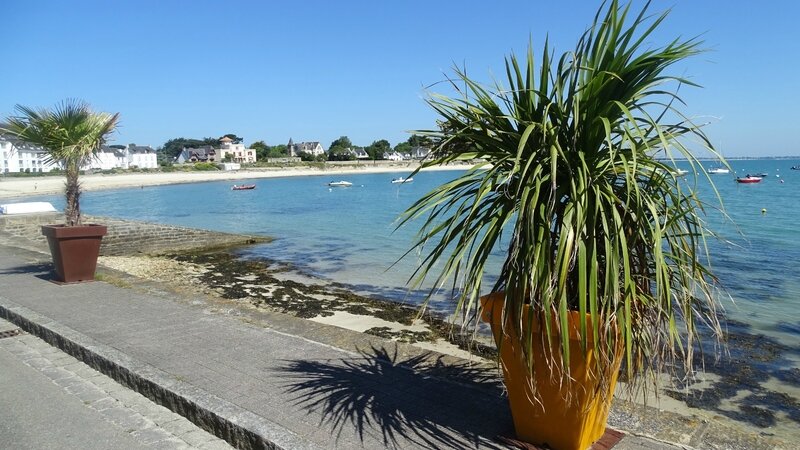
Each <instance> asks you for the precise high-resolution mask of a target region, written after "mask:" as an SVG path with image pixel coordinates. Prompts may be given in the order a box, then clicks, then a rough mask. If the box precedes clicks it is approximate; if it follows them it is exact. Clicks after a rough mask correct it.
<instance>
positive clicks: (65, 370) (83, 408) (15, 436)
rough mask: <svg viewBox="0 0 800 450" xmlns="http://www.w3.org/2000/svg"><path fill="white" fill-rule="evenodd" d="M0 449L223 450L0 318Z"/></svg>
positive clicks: (169, 414)
mask: <svg viewBox="0 0 800 450" xmlns="http://www.w3.org/2000/svg"><path fill="white" fill-rule="evenodd" d="M4 332H6V333H5V334H0V337H1V338H0V367H2V370H0V390H2V392H3V394H2V395H0V448H7V449H12V448H13V449H16V450H23V449H43V448H58V449H63V450H68V449H76V450H78V449H80V450H88V449H192V448H199V449H203V450H215V449H218V450H224V449H230V448H231V447H230V445H228V444H227V443H226V442H225V441H223V440H221V439H219V438H218V437H216V436H213V435H211V434H209V433H208V432H206V431H204V430H202V429H200V428H198V427H197V426H196V425H195V424H193V423H191V422H189V421H188V420H187V419H186V418H184V417H182V416H180V415H178V414H175V413H174V412H172V411H170V410H168V409H166V408H164V407H163V406H159V405H156V404H155V403H153V402H151V401H150V400H148V399H147V398H145V397H143V396H142V395H141V394H138V393H136V392H133V391H131V390H130V389H127V388H125V387H123V386H120V385H119V384H118V383H116V382H115V381H114V380H112V379H110V378H108V377H107V376H105V375H103V374H101V373H99V372H97V371H96V370H94V369H92V368H91V367H89V366H87V365H86V364H84V363H82V362H80V361H78V360H77V359H75V358H73V357H72V356H69V355H67V354H66V353H64V352H62V351H61V350H58V349H57V348H54V347H52V346H50V345H49V344H47V343H46V342H44V341H42V340H41V339H39V338H37V337H35V336H32V335H30V334H27V333H25V332H21V333H20V330H19V327H17V326H16V325H13V324H11V323H9V322H7V321H5V320H0V333H4Z"/></svg>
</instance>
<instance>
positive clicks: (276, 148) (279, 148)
mask: <svg viewBox="0 0 800 450" xmlns="http://www.w3.org/2000/svg"><path fill="white" fill-rule="evenodd" d="M287 156H289V147H288V146H286V144H278V145H273V146H272V147H270V148H269V152H268V153H267V157H268V158H285V157H287Z"/></svg>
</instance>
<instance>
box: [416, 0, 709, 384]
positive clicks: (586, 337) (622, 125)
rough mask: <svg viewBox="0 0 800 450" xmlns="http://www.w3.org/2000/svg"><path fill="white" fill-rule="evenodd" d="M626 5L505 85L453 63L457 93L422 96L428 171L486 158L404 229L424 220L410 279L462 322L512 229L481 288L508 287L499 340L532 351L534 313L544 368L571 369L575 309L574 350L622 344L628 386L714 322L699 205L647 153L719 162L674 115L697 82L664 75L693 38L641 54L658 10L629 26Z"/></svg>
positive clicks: (512, 62)
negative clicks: (449, 302)
mask: <svg viewBox="0 0 800 450" xmlns="http://www.w3.org/2000/svg"><path fill="white" fill-rule="evenodd" d="M629 9H630V5H628V6H627V7H624V8H623V7H620V5H619V4H618V2H617V1H616V0H614V1H611V2H610V3H608V5H607V6H604V7H601V9H600V11H599V12H598V14H597V16H596V17H595V20H594V23H593V25H592V26H591V27H590V28H589V29H588V30H587V31H586V33H585V34H584V35H583V36H582V37H581V39H580V40H579V42H578V44H577V46H576V47H575V50H574V51H572V52H567V53H564V54H563V55H562V56H561V57H560V58H559V59H557V60H556V59H555V58H554V57H553V54H552V52H551V50H550V48H549V47H548V44H547V43H546V44H545V46H544V51H543V53H542V56H541V62H540V63H539V67H538V68H537V66H536V61H535V58H534V55H533V51H532V50H531V49H530V46H529V50H528V54H527V59H526V60H525V61H520V60H519V59H518V58H517V57H516V56H514V55H511V56H510V57H508V58H506V81H507V83H508V84H509V86H508V87H504V86H501V85H500V84H499V83H497V84H495V85H494V86H492V87H485V86H484V85H482V84H480V83H478V82H476V81H474V80H473V79H471V78H469V77H468V76H467V74H466V73H465V71H464V70H460V69H458V68H456V69H455V76H454V77H453V79H451V80H450V82H451V86H452V87H453V88H454V89H455V90H457V91H458V93H459V94H460V95H459V96H457V97H449V96H444V95H437V94H433V95H431V96H430V98H429V99H428V103H429V105H430V106H431V107H432V108H433V109H434V110H435V111H436V112H437V113H438V115H439V122H438V125H439V129H437V130H427V131H417V132H415V133H416V134H421V135H425V136H429V137H431V138H433V139H435V141H436V142H437V144H436V146H435V147H434V151H433V154H434V155H435V156H434V158H433V159H432V160H430V161H428V162H426V163H425V164H424V165H423V167H428V166H433V165H439V164H445V163H448V162H452V161H457V160H471V159H475V158H478V159H480V160H483V161H484V162H483V163H481V164H479V165H478V166H476V167H474V168H473V169H471V170H469V171H467V172H466V173H465V174H464V175H463V176H461V177H459V178H457V179H456V180H454V181H451V182H449V183H446V184H444V185H442V186H440V187H438V188H436V189H435V190H433V191H431V192H430V193H428V194H427V195H425V196H424V197H422V198H421V199H420V200H418V201H417V202H416V203H415V204H414V205H413V206H411V207H410V208H409V209H408V210H407V211H406V212H405V213H404V214H403V215H402V216H401V219H400V226H402V225H404V224H407V223H409V222H411V221H412V220H415V219H421V220H423V226H422V229H421V231H420V233H419V235H418V240H417V242H416V244H415V246H414V247H413V248H412V250H411V251H410V253H411V252H417V251H418V252H421V253H422V254H423V255H424V257H423V259H422V262H421V264H420V266H419V267H418V269H417V271H416V272H415V274H414V276H413V277H412V284H413V285H415V286H417V285H419V284H421V283H422V281H423V280H425V279H426V277H432V278H434V280H435V287H434V289H439V288H441V287H443V286H444V285H445V283H448V282H452V283H454V286H455V287H456V289H455V290H454V291H455V292H457V296H456V299H455V300H456V311H457V316H463V315H465V314H464V313H466V312H469V311H473V312H474V311H476V310H477V308H478V302H477V299H478V298H479V296H480V295H481V293H482V292H483V291H484V286H483V282H484V275H485V273H486V264H487V260H488V259H489V255H490V253H491V252H492V251H493V250H495V249H496V248H497V247H498V245H500V243H501V237H502V236H503V233H504V232H506V233H507V234H510V236H509V239H508V241H507V256H506V260H505V263H504V264H503V266H502V272H501V274H500V278H499V280H498V282H497V283H496V285H494V286H493V287H492V291H493V292H496V291H501V290H504V291H505V292H506V303H505V307H504V317H507V318H509V319H510V320H508V321H505V320H504V321H503V322H504V323H506V324H507V326H509V327H512V328H513V330H507V332H512V333H514V334H513V335H516V336H520V337H521V339H522V342H523V344H524V346H525V348H526V351H529V350H530V348H531V335H530V327H529V326H527V325H529V324H525V323H523V317H524V315H523V310H524V309H525V308H528V307H530V308H532V311H533V313H534V314H533V315H530V317H531V319H530V320H532V317H533V316H534V315H535V316H536V317H538V318H539V320H541V321H542V323H544V326H545V327H546V329H547V330H549V331H550V332H551V333H552V335H554V336H560V342H556V343H555V344H556V345H557V346H558V347H559V348H560V349H561V351H560V354H559V353H556V354H555V355H553V356H552V360H551V363H554V364H555V363H557V361H559V360H561V358H563V360H565V361H568V360H569V346H568V343H567V339H568V338H567V333H559V332H560V330H564V329H566V327H567V316H568V311H570V310H575V311H580V312H581V313H583V314H581V315H580V317H581V318H582V319H581V323H580V330H581V335H582V339H583V348H584V349H591V350H593V351H594V352H595V354H596V355H600V359H601V360H603V359H611V358H612V357H613V353H614V351H615V349H616V348H618V347H617V346H618V345H622V346H623V348H624V352H625V359H624V361H625V362H626V364H625V367H626V368H627V371H628V375H629V378H631V379H633V378H634V375H637V374H640V373H641V372H647V373H649V374H653V369H659V368H660V366H661V365H662V364H664V363H666V362H671V361H672V360H674V359H680V360H681V361H682V362H683V363H684V365H685V366H686V367H687V368H688V369H689V370H691V368H692V349H693V344H694V342H695V340H696V338H697V335H698V326H699V325H700V324H701V323H702V324H705V325H708V326H710V328H711V329H712V330H713V331H715V332H719V330H720V326H719V321H718V317H717V313H716V311H717V308H716V306H717V302H716V300H715V297H714V295H713V287H714V284H715V278H714V277H713V275H712V273H711V272H710V271H709V270H708V264H707V259H706V255H707V253H706V251H705V238H706V237H707V236H709V235H710V231H709V230H707V229H706V228H705V225H704V222H703V220H702V214H703V203H702V202H701V201H700V199H699V198H698V197H697V196H696V195H695V193H694V192H693V191H692V190H691V189H690V188H689V187H688V186H685V185H681V182H680V181H679V179H678V178H677V177H675V176H674V175H673V174H672V172H671V170H672V169H671V166H670V165H669V164H668V161H664V159H663V158H658V159H657V158H656V156H657V155H660V156H661V157H663V156H668V157H670V158H671V157H673V156H681V157H685V158H686V159H687V160H688V161H689V162H690V164H692V165H693V166H697V165H699V163H698V162H697V159H696V158H695V156H694V154H693V152H692V151H691V150H690V149H689V148H687V146H686V145H687V144H686V143H687V142H688V141H689V140H692V141H694V143H695V145H699V146H701V147H702V148H704V149H705V150H707V151H708V152H710V153H711V154H713V155H717V152H716V151H715V150H714V147H713V145H712V144H711V142H709V140H708V139H707V138H706V136H705V134H704V133H703V132H702V130H701V129H700V126H698V125H696V124H694V123H693V122H692V121H691V120H690V119H689V118H688V117H686V116H684V115H683V114H682V113H681V112H680V110H679V109H678V108H677V106H676V105H681V104H682V101H681V99H680V97H679V96H678V94H677V91H678V87H680V86H682V85H693V83H691V82H690V81H688V80H686V79H683V78H680V77H675V76H672V75H669V74H668V72H667V69H670V68H672V67H674V65H675V64H676V63H679V62H681V61H683V60H685V59H686V58H689V57H692V56H694V55H697V54H698V53H700V52H701V50H700V47H699V45H700V42H699V41H697V40H694V39H691V40H686V41H681V40H676V41H673V42H670V43H668V44H667V45H664V46H661V47H657V48H652V47H646V44H645V42H646V41H647V40H648V39H653V38H654V35H653V32H654V31H655V30H656V29H657V28H658V26H659V25H660V24H661V23H662V21H663V20H664V19H665V17H666V16H667V13H663V14H661V15H658V16H654V17H648V16H647V15H646V11H647V6H645V7H644V8H643V9H642V11H641V12H640V13H639V14H638V15H635V16H633V18H632V21H631V22H630V24H629V25H628V24H627V21H628V19H629V18H628V14H629V12H630V11H629ZM484 293H485V292H484ZM473 317H475V316H473ZM587 317H588V318H587ZM550 335H551V334H550V333H548V334H547V336H550ZM556 339H559V338H556ZM620 341H621V342H620ZM528 361H529V364H532V363H531V361H532V359H531V357H530V353H529V352H528ZM531 370H532V371H535V370H537V368H536V367H531ZM564 376H565V377H568V376H569V373H568V370H567V371H566V373H564Z"/></svg>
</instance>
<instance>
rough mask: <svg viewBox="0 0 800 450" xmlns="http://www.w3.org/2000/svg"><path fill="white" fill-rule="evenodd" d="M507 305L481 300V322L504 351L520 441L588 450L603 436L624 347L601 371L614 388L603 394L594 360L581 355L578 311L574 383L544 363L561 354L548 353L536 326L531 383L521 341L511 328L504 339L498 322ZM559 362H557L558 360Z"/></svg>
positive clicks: (498, 297) (496, 297) (573, 324)
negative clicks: (550, 356)
mask: <svg viewBox="0 0 800 450" xmlns="http://www.w3.org/2000/svg"><path fill="white" fill-rule="evenodd" d="M504 302H505V294H504V293H494V294H490V295H487V296H485V297H482V298H481V305H482V307H483V312H482V318H483V320H484V321H486V322H489V323H490V324H491V325H492V332H493V334H494V337H495V342H496V343H497V345H498V347H499V348H500V360H501V363H502V366H503V376H504V378H505V384H506V388H507V389H508V401H509V405H510V407H511V415H512V417H513V419H514V429H515V431H516V433H517V438H518V439H520V440H523V441H525V442H529V443H532V444H537V445H545V444H546V445H548V446H549V447H550V448H552V449H554V450H584V449H586V448H588V447H589V446H590V445H591V444H592V443H593V442H594V441H596V440H598V439H600V437H602V436H603V434H604V433H605V429H606V421H607V419H608V411H609V407H610V406H611V398H612V396H613V394H614V388H615V386H616V383H617V375H618V373H619V368H620V364H621V363H622V351H621V347H619V348H618V350H617V352H616V355H615V359H614V361H613V363H612V364H611V365H610V366H609V367H607V368H602V369H601V370H609V371H611V372H606V373H609V374H610V378H609V379H610V383H608V384H609V385H608V386H605V392H604V391H603V390H601V389H603V388H604V387H603V386H601V383H600V381H599V380H598V377H597V373H596V372H590V371H587V367H588V368H591V367H593V366H594V364H595V362H594V358H595V355H594V354H593V352H592V351H591V350H589V351H588V352H587V354H586V355H584V354H583V351H582V350H581V342H580V338H579V334H578V330H579V329H580V328H579V327H580V325H579V317H580V316H579V313H578V312H577V311H573V312H571V313H570V314H571V316H570V324H569V333H570V362H569V364H570V373H571V375H572V377H573V379H574V381H573V382H563V383H561V382H560V372H558V373H553V372H551V371H550V370H548V366H547V363H546V355H553V354H556V355H558V354H559V353H558V352H559V350H558V347H556V346H553V347H549V346H548V348H545V346H547V344H546V342H547V341H546V337H545V336H543V335H542V333H543V330H541V329H540V327H539V323H538V321H535V320H534V322H533V327H532V339H533V342H532V349H533V350H532V351H533V363H534V367H536V372H535V374H534V375H535V377H534V378H532V377H531V376H530V373H529V371H528V368H527V365H526V363H525V359H524V353H523V350H522V347H521V345H522V342H521V340H520V339H518V338H516V337H515V336H513V335H511V333H513V332H512V331H511V329H510V327H508V329H507V330H506V333H505V334H503V333H502V326H501V323H500V321H501V320H502V311H503V304H504ZM587 319H588V318H587ZM587 325H589V324H588V321H587ZM589 333H591V332H589ZM589 335H590V336H591V334H589ZM559 339H560V337H556V338H555V339H554V343H556V345H557V342H558V340H559ZM589 345H592V344H591V343H590V344H589ZM554 352H555V353H554ZM559 358H560V357H559V356H556V359H557V360H558V359H559ZM531 386H536V392H537V395H538V397H534V395H533V390H532V388H531ZM567 398H569V399H570V401H567V400H566V399H567Z"/></svg>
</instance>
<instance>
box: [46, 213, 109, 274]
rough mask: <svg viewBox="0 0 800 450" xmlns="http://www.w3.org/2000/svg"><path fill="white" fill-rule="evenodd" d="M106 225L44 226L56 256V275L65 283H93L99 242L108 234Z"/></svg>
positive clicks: (51, 248) (51, 251)
mask: <svg viewBox="0 0 800 450" xmlns="http://www.w3.org/2000/svg"><path fill="white" fill-rule="evenodd" d="M107 231H108V230H107V228H106V226H105V225H96V224H88V225H83V226H79V227H68V226H65V225H42V234H43V235H45V236H46V237H47V243H48V244H49V245H50V254H51V255H52V256H53V265H54V266H55V270H56V276H57V277H58V280H59V281H61V282H63V283H76V282H80V281H92V280H94V272H95V270H96V269H97V257H98V255H99V254H100V241H101V240H102V239H103V236H105V234H106V232H107Z"/></svg>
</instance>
